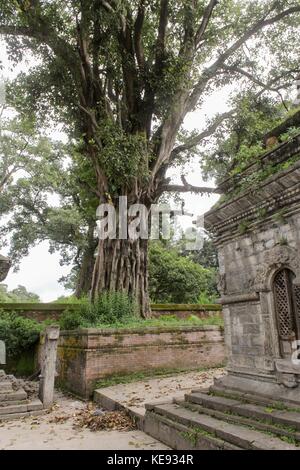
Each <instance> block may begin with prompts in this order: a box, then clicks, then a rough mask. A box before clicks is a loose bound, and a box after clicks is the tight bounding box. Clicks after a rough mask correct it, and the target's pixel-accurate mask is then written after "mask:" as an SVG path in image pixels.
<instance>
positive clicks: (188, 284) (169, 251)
mask: <svg viewBox="0 0 300 470" xmlns="http://www.w3.org/2000/svg"><path fill="white" fill-rule="evenodd" d="M149 260H150V264H149V282H150V297H151V301H152V302H154V303H198V302H199V300H200V301H201V302H202V301H203V300H205V302H204V303H209V301H211V300H212V298H214V297H215V296H216V295H217V291H216V270H215V269H214V268H203V267H202V266H201V265H199V264H197V263H195V262H193V261H192V260H191V259H189V258H187V257H184V256H180V254H179V253H178V251H177V250H176V249H175V248H170V247H168V248H165V247H164V246H163V244H162V243H161V242H153V243H151V245H150V250H149Z"/></svg>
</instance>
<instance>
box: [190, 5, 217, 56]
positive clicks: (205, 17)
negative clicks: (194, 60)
mask: <svg viewBox="0 0 300 470" xmlns="http://www.w3.org/2000/svg"><path fill="white" fill-rule="evenodd" d="M218 3H219V1H218V0H210V2H209V4H208V5H207V7H206V9H205V11H204V15H203V18H202V22H201V24H200V26H199V28H198V30H197V32H196V35H195V47H197V46H198V44H199V42H200V41H201V39H202V38H203V36H204V34H205V31H206V28H207V26H208V24H209V21H210V18H211V16H212V13H213V10H214V8H215V7H216V6H217V5H218Z"/></svg>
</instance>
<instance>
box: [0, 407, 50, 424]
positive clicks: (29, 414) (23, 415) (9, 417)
mask: <svg viewBox="0 0 300 470" xmlns="http://www.w3.org/2000/svg"><path fill="white" fill-rule="evenodd" d="M45 413H47V410H44V409H43V410H37V411H26V412H25V413H9V414H6V415H0V422H1V421H10V420H13V419H21V418H27V417H28V418H30V417H34V416H41V415H44V414H45Z"/></svg>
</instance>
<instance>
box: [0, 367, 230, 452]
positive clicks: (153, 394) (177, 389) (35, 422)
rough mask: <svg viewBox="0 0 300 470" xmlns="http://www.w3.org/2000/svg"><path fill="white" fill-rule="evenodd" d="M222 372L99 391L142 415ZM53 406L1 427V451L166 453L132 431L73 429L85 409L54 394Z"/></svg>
mask: <svg viewBox="0 0 300 470" xmlns="http://www.w3.org/2000/svg"><path fill="white" fill-rule="evenodd" d="M223 374H224V369H211V370H208V371H206V372H189V373H183V374H180V375H175V376H172V377H167V378H160V379H150V380H145V381H140V382H135V383H131V384H126V385H115V386H113V387H107V388H105V389H101V392H102V393H105V394H106V396H108V397H110V398H111V399H113V400H116V401H118V402H120V403H122V404H123V405H125V406H126V407H127V408H131V409H133V410H135V411H137V412H138V413H139V414H143V413H144V404H145V403H150V402H152V403H153V402H155V401H162V400H168V399H170V398H171V397H175V396H176V397H179V396H182V395H184V393H187V392H188V391H189V390H191V389H194V388H200V387H205V388H206V387H208V386H209V385H211V384H212V381H213V378H214V377H220V376H221V375H223ZM55 402H56V403H55V405H54V406H53V408H52V410H50V412H48V413H47V414H45V415H43V416H37V417H26V418H23V419H18V420H13V421H7V422H3V423H0V450H10V449H18V450H22V449H35V450H43V449H53V450H55V449H63V450H69V449H70V450H72V449H74V450H75V449H80V450H88V449H92V450H103V449H104V450H125V449H128V450H137V449H150V450H151V449H153V450H160V449H167V447H166V446H164V445H163V444H162V443H160V442H158V441H156V440H155V439H153V438H151V437H150V436H148V435H146V434H145V433H143V432H141V431H138V430H134V431H115V430H113V431H110V430H107V431H106V430H105V431H94V432H93V431H90V430H89V429H88V428H85V427H83V428H82V427H78V426H76V423H77V420H78V414H80V413H81V412H82V410H85V409H86V408H87V406H89V405H87V404H86V403H83V402H81V401H79V400H75V399H74V398H71V397H68V396H66V395H63V394H62V393H60V392H57V393H56V396H55Z"/></svg>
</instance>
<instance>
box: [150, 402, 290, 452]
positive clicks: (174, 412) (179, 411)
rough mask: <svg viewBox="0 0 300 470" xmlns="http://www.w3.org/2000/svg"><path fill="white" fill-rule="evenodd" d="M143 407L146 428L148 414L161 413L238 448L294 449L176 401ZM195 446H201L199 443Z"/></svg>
mask: <svg viewBox="0 0 300 470" xmlns="http://www.w3.org/2000/svg"><path fill="white" fill-rule="evenodd" d="M146 408H147V411H146V416H145V430H146V432H147V429H148V428H149V427H148V425H147V419H148V418H151V420H152V423H153V421H155V419H158V417H159V416H161V417H165V418H167V419H168V420H170V421H172V422H175V423H179V424H182V425H184V426H187V427H188V428H189V429H190V430H191V432H193V433H194V434H196V435H197V434H199V435H202V436H203V435H206V436H208V437H211V438H217V439H221V440H222V441H224V442H226V443H228V444H230V445H234V446H236V447H238V448H241V449H248V450H252V449H257V450H263V449H264V450H297V447H296V446H295V445H293V444H289V443H287V442H283V441H282V440H280V439H279V438H277V437H273V436H270V435H268V434H265V433H263V432H260V431H257V430H253V429H249V428H246V427H243V426H239V425H236V424H232V423H228V422H224V421H221V420H218V419H216V418H214V417H211V416H209V415H206V414H199V413H195V412H193V411H191V410H188V409H186V408H184V407H182V406H179V405H177V404H176V403H167V404H165V405H147V406H146ZM154 427H155V425H154V424H152V428H154ZM149 434H151V433H149ZM151 435H152V434H151ZM153 437H154V436H153ZM156 438H157V439H160V440H162V439H161V438H160V436H159V432H158V435H157V436H156ZM163 442H164V441H163ZM195 448H199V449H200V448H201V447H195Z"/></svg>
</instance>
